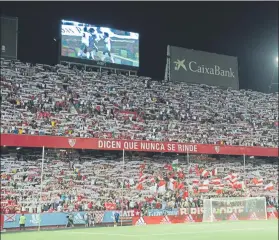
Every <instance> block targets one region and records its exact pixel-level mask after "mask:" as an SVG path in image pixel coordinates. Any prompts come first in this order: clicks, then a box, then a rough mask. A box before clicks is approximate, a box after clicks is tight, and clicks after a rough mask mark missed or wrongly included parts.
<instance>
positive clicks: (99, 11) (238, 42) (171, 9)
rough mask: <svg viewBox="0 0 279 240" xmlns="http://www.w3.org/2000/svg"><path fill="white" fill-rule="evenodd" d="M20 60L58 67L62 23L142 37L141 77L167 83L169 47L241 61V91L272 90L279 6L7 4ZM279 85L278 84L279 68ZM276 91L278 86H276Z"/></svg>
mask: <svg viewBox="0 0 279 240" xmlns="http://www.w3.org/2000/svg"><path fill="white" fill-rule="evenodd" d="M0 5H1V7H0V9H2V14H5V15H7V16H15V17H18V18H19V46H18V47H19V48H18V58H19V59H20V60H22V61H27V62H33V63H36V62H38V63H45V64H56V63H57V59H58V57H57V55H58V45H57V43H55V42H54V41H53V38H54V37H55V38H58V36H59V34H60V33H59V20H60V19H69V20H76V21H80V22H86V23H92V24H96V25H104V26H108V27H113V28H116V29H123V30H126V31H133V32H138V33H139V34H140V73H139V74H140V75H144V76H150V77H152V78H155V79H163V77H164V72H165V64H166V51H167V45H168V44H169V45H174V46H180V47H185V48H190V49H195V50H202V51H208V52H215V53H220V54H227V55H231V56H237V57H238V63H239V68H240V72H239V77H240V88H245V89H253V90H257V91H265V92H266V91H268V85H269V83H270V81H271V79H272V73H273V71H274V67H275V66H276V65H275V57H276V56H278V7H279V6H278V2H229V3H227V2H18V3H16V2H10V3H9V2H6V3H3V2H1V3H0ZM275 72H276V73H275V77H274V81H278V68H277V69H275ZM276 87H277V86H276Z"/></svg>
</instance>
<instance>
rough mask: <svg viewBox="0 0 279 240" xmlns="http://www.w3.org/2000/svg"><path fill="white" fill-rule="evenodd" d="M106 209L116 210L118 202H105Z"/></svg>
mask: <svg viewBox="0 0 279 240" xmlns="http://www.w3.org/2000/svg"><path fill="white" fill-rule="evenodd" d="M105 208H106V210H116V204H115V203H105Z"/></svg>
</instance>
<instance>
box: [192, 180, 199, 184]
mask: <svg viewBox="0 0 279 240" xmlns="http://www.w3.org/2000/svg"><path fill="white" fill-rule="evenodd" d="M192 182H193V184H199V183H200V180H199V179H194V180H193V181H192Z"/></svg>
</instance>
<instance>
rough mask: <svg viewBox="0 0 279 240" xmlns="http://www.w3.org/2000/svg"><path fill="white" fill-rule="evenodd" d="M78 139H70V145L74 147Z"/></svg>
mask: <svg viewBox="0 0 279 240" xmlns="http://www.w3.org/2000/svg"><path fill="white" fill-rule="evenodd" d="M76 141H77V140H76V139H68V142H69V145H70V146H71V147H74V146H75V145H76Z"/></svg>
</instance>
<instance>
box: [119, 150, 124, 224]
mask: <svg viewBox="0 0 279 240" xmlns="http://www.w3.org/2000/svg"><path fill="white" fill-rule="evenodd" d="M122 165H123V166H122V167H123V174H122V189H121V192H122V203H121V219H120V220H121V226H122V225H123V204H124V190H123V188H124V171H125V150H124V148H123V158H122Z"/></svg>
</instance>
